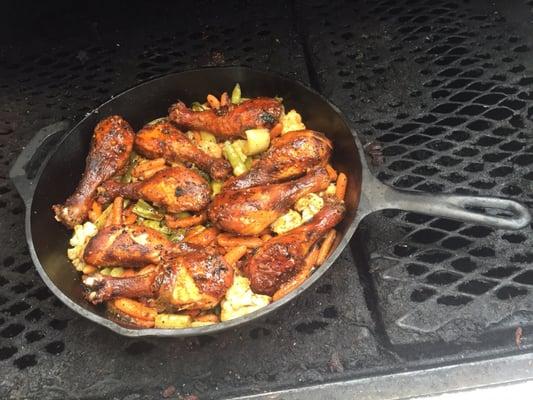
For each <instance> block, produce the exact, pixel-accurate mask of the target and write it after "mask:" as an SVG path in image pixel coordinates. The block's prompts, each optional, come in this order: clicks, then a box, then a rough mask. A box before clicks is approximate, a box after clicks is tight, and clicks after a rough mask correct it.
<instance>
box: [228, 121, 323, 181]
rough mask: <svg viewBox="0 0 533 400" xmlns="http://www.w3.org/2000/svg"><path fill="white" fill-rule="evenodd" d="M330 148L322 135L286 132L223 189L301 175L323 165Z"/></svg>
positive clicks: (304, 131)
mask: <svg viewBox="0 0 533 400" xmlns="http://www.w3.org/2000/svg"><path fill="white" fill-rule="evenodd" d="M331 148H332V147H331V141H330V140H329V139H327V138H326V137H325V136H324V135H323V134H322V133H319V132H316V131H311V130H301V131H293V132H289V133H287V134H285V135H283V136H281V137H279V138H277V139H274V140H273V141H272V144H271V146H270V148H269V149H268V151H267V152H266V153H264V155H263V156H262V157H261V158H260V159H259V160H258V161H257V162H256V163H255V164H254V165H253V166H252V168H251V169H250V171H248V172H247V173H245V174H242V175H240V176H236V177H234V178H230V179H229V180H227V181H226V182H225V183H224V186H223V189H222V190H231V189H244V188H248V187H252V186H259V185H266V184H268V183H275V182H280V181H283V180H285V179H290V178H294V177H296V176H299V175H302V174H303V173H305V172H306V171H307V170H308V169H310V168H312V167H315V166H317V165H326V164H327V162H328V160H329V157H330V155H331Z"/></svg>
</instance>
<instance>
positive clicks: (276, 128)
mask: <svg viewBox="0 0 533 400" xmlns="http://www.w3.org/2000/svg"><path fill="white" fill-rule="evenodd" d="M282 131H283V124H282V123H281V122H278V123H277V124H276V125H274V127H273V128H272V129H271V130H270V139H274V138H276V137H278V136H279V135H281V132H282Z"/></svg>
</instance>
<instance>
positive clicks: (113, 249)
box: [83, 225, 183, 268]
mask: <svg viewBox="0 0 533 400" xmlns="http://www.w3.org/2000/svg"><path fill="white" fill-rule="evenodd" d="M181 246H183V245H181V244H175V243H172V242H171V241H170V240H168V239H167V238H166V236H165V235H163V234H161V233H160V232H158V231H156V230H154V229H151V228H148V227H145V226H142V225H111V226H107V227H105V228H103V229H101V230H100V231H99V232H98V233H97V234H96V236H94V237H92V238H91V240H89V242H88V243H87V246H85V250H84V253H83V260H84V261H85V263H87V264H89V265H92V266H95V267H119V266H120V267H128V268H141V267H144V266H146V265H148V264H157V263H158V262H159V261H160V260H161V255H162V254H163V253H164V252H171V251H177V252H180V251H183V250H182V247H181Z"/></svg>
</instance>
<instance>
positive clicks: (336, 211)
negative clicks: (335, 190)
mask: <svg viewBox="0 0 533 400" xmlns="http://www.w3.org/2000/svg"><path fill="white" fill-rule="evenodd" d="M344 211H345V208H344V204H343V203H342V202H340V201H339V200H336V199H334V198H331V199H328V200H327V201H326V204H325V205H324V207H323V208H322V209H321V210H320V211H319V212H318V213H317V214H316V215H315V216H314V217H313V218H312V219H311V220H309V221H308V222H307V223H305V224H303V225H301V226H299V227H298V228H295V229H293V230H291V231H289V232H287V233H285V234H283V235H280V236H276V237H275V238H273V239H270V240H269V241H268V242H266V243H265V244H264V245H263V246H262V247H261V248H259V250H258V251H257V252H256V253H255V254H254V255H253V256H252V257H251V258H250V259H249V260H248V262H247V264H246V265H245V267H244V274H245V275H246V276H247V277H248V279H250V283H251V287H252V290H253V291H254V292H255V293H259V294H266V295H269V296H272V295H273V294H274V293H275V292H276V291H277V290H278V289H279V288H280V286H281V285H282V284H283V283H285V282H287V281H289V280H290V279H291V278H292V277H293V276H294V275H295V274H297V273H298V272H299V270H300V269H301V268H302V266H303V265H304V263H305V256H306V255H307V253H308V252H309V250H310V249H311V247H312V246H313V245H314V244H315V243H316V242H317V241H318V240H319V239H320V238H321V237H322V236H323V235H324V234H325V233H326V232H328V231H329V230H330V229H332V228H333V227H334V226H335V225H337V224H338V223H339V222H340V221H341V220H342V217H343V215H344Z"/></svg>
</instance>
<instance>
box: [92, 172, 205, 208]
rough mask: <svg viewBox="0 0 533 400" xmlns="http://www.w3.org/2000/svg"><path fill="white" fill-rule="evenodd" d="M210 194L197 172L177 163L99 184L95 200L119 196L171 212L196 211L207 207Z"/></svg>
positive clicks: (106, 199) (105, 199)
mask: <svg viewBox="0 0 533 400" xmlns="http://www.w3.org/2000/svg"><path fill="white" fill-rule="evenodd" d="M210 194H211V189H210V187H209V184H208V183H207V181H206V180H205V179H204V178H203V177H202V176H200V174H198V173H197V172H195V171H193V170H191V169H189V168H186V167H184V166H183V165H177V166H175V167H172V168H165V169H163V170H161V171H159V172H156V173H155V174H154V175H153V176H152V177H150V178H148V179H146V180H144V181H139V182H134V183H128V184H121V183H119V182H117V181H115V180H109V181H107V182H105V183H104V184H103V185H102V186H101V187H100V188H99V201H101V202H104V203H105V202H108V201H110V200H112V199H113V198H115V197H117V196H122V197H125V198H128V199H132V200H138V199H143V200H147V201H149V202H151V203H152V204H154V205H156V206H158V207H163V208H165V209H166V211H168V212H171V213H178V212H182V211H193V212H196V211H200V210H203V209H204V208H206V207H207V204H208V203H209V200H210Z"/></svg>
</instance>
